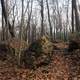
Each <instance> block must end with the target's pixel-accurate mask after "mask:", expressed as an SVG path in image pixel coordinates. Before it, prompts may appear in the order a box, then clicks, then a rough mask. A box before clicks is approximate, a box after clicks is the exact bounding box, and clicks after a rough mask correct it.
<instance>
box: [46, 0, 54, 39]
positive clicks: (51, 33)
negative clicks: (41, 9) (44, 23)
mask: <svg viewBox="0 0 80 80" xmlns="http://www.w3.org/2000/svg"><path fill="white" fill-rule="evenodd" d="M46 4H47V10H48V22H49V26H50V38H51V40H53V31H52V25H51V20H50V10H49V4H48V0H46Z"/></svg>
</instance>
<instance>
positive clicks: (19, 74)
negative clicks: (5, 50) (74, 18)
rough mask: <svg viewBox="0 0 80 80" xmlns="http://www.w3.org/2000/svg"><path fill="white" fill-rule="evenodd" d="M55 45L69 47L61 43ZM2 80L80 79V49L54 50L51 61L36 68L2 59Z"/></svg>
mask: <svg viewBox="0 0 80 80" xmlns="http://www.w3.org/2000/svg"><path fill="white" fill-rule="evenodd" d="M55 45H57V46H59V47H60V48H65V47H67V46H66V45H63V44H62V46H61V43H59V44H55ZM0 80H80V50H76V51H74V52H72V53H67V52H64V51H60V50H59V51H53V56H52V59H51V63H50V64H49V65H47V66H41V67H39V68H37V69H36V70H30V69H24V68H18V67H17V66H16V65H13V64H12V63H11V62H9V61H8V60H5V61H1V60H0Z"/></svg>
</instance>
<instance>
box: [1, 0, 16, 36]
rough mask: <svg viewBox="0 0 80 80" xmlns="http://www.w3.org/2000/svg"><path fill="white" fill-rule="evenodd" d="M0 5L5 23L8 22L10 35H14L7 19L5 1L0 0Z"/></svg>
mask: <svg viewBox="0 0 80 80" xmlns="http://www.w3.org/2000/svg"><path fill="white" fill-rule="evenodd" d="M1 6H2V12H3V16H4V19H5V22H6V24H8V26H9V32H10V34H11V37H15V34H14V31H13V29H12V25H11V24H10V22H9V20H8V16H7V11H6V9H5V3H4V0H1ZM7 20H8V21H7Z"/></svg>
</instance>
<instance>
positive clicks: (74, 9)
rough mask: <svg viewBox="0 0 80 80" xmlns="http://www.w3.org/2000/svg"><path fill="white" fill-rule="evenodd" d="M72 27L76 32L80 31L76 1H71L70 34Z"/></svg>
mask: <svg viewBox="0 0 80 80" xmlns="http://www.w3.org/2000/svg"><path fill="white" fill-rule="evenodd" d="M74 22H75V25H74ZM74 26H75V29H76V31H77V32H79V31H80V23H79V14H78V8H77V2H76V0H72V32H74Z"/></svg>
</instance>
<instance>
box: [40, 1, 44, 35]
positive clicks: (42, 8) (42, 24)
mask: <svg viewBox="0 0 80 80" xmlns="http://www.w3.org/2000/svg"><path fill="white" fill-rule="evenodd" d="M40 6H41V36H43V35H44V4H43V0H41V2H40Z"/></svg>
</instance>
